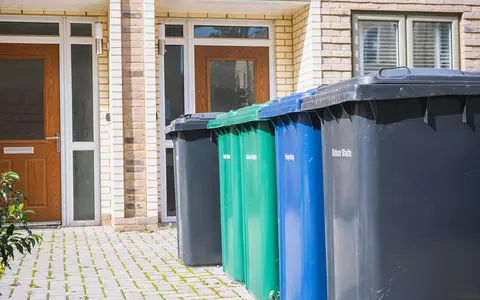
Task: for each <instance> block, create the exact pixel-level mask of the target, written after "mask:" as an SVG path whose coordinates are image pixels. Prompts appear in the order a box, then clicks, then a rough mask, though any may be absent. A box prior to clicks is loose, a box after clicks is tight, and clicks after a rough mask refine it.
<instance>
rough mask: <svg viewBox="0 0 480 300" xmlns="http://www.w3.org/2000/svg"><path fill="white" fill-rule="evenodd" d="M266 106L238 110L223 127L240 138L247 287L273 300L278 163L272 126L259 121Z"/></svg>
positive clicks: (276, 278)
mask: <svg viewBox="0 0 480 300" xmlns="http://www.w3.org/2000/svg"><path fill="white" fill-rule="evenodd" d="M266 105H268V104H266ZM263 106H264V105H259V104H255V105H252V106H249V107H245V108H242V109H239V110H237V111H235V113H233V114H231V115H229V116H228V118H226V120H225V123H224V125H225V126H229V127H228V128H232V127H235V128H236V129H237V131H235V138H236V137H237V134H239V142H240V155H241V164H240V167H241V169H240V170H236V171H234V172H233V176H236V177H241V180H240V181H241V186H242V188H243V191H242V198H243V224H244V243H245V284H246V287H247V289H248V290H249V291H250V292H251V293H252V294H253V295H255V296H256V297H257V299H270V296H271V295H273V296H276V295H277V293H278V289H279V269H278V259H279V257H278V220H277V190H276V171H275V163H276V160H275V134H274V128H273V124H271V122H270V121H269V120H262V119H260V117H259V111H260V109H261V108H262V107H263ZM210 122H212V121H210ZM230 134H231V133H230ZM220 177H221V176H220ZM220 181H222V178H220Z"/></svg>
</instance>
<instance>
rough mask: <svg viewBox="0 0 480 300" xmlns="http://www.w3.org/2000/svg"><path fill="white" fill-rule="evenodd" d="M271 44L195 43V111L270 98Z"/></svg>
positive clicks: (263, 100) (235, 106)
mask: <svg viewBox="0 0 480 300" xmlns="http://www.w3.org/2000/svg"><path fill="white" fill-rule="evenodd" d="M268 55H269V51H268V47H230V46H196V47H195V111H196V112H210V111H214V112H218V111H220V112H221V111H229V110H231V109H238V108H242V107H245V106H248V105H251V104H254V103H264V102H266V101H268V100H269V90H270V85H269V84H270V83H269V56H268Z"/></svg>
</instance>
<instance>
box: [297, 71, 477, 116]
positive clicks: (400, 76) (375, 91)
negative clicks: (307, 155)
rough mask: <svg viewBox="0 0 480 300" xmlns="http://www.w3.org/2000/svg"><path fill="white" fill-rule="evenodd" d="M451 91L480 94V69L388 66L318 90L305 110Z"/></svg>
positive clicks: (461, 93) (443, 93)
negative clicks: (350, 102)
mask: <svg viewBox="0 0 480 300" xmlns="http://www.w3.org/2000/svg"><path fill="white" fill-rule="evenodd" d="M449 95H465V96H468V95H480V72H462V71H456V70H448V69H429V68H407V67H400V68H384V69H380V71H378V72H376V73H370V74H367V75H363V76H358V77H355V78H352V79H349V80H345V81H342V82H339V83H336V84H333V85H330V86H327V87H323V88H321V89H318V90H317V93H316V94H315V95H313V96H310V97H306V98H305V99H304V100H303V103H302V110H313V109H318V108H323V107H328V106H332V105H336V104H340V103H344V102H348V101H376V100H395V99H411V98H424V97H434V96H449Z"/></svg>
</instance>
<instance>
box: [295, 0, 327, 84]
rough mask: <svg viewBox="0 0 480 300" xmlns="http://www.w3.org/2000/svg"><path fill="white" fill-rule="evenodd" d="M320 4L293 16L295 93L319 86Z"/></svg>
mask: <svg viewBox="0 0 480 300" xmlns="http://www.w3.org/2000/svg"><path fill="white" fill-rule="evenodd" d="M320 49H321V43H320V2H319V1H313V2H312V3H310V5H307V6H305V7H304V8H303V9H300V10H299V11H297V12H295V14H294V15H293V68H294V73H293V75H294V76H293V79H294V83H295V85H294V89H295V91H296V92H302V91H305V90H307V89H311V88H314V87H317V86H319V85H321V83H322V81H321V79H322V78H321V60H320V51H321V50H320Z"/></svg>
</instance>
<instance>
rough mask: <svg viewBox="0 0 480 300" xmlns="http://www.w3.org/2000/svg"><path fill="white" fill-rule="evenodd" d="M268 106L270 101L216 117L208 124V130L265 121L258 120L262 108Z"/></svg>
mask: <svg viewBox="0 0 480 300" xmlns="http://www.w3.org/2000/svg"><path fill="white" fill-rule="evenodd" d="M268 105H270V101H269V102H266V103H265V104H253V105H250V106H247V107H244V108H240V109H237V110H231V111H229V112H228V113H225V114H221V115H218V116H217V118H216V119H215V120H211V121H209V122H208V128H219V127H226V126H233V125H238V124H244V123H248V122H255V121H267V120H268V119H262V118H260V110H261V109H262V107H265V106H268Z"/></svg>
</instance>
